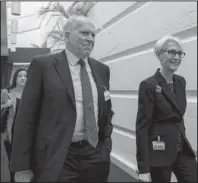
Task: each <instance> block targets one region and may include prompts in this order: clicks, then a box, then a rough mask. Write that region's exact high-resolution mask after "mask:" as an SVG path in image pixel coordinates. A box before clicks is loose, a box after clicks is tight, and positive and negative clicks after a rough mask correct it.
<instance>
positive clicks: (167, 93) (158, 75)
mask: <svg viewBox="0 0 198 183" xmlns="http://www.w3.org/2000/svg"><path fill="white" fill-rule="evenodd" d="M155 78H156V79H157V80H158V81H159V83H160V86H161V87H162V92H163V93H164V95H165V96H166V98H167V99H168V100H169V101H170V102H171V103H172V104H173V105H174V106H175V108H176V109H177V110H178V111H179V113H180V114H181V115H183V114H182V112H181V110H180V108H179V106H178V104H177V102H176V99H175V98H174V96H173V94H172V93H171V89H170V87H169V86H168V85H167V83H166V80H165V79H164V78H163V76H162V75H161V73H160V72H159V69H158V70H157V72H156V73H155ZM176 85H178V83H177V82H176ZM176 89H177V88H176ZM176 95H177V93H176Z"/></svg>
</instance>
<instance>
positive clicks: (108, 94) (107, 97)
mask: <svg viewBox="0 0 198 183" xmlns="http://www.w3.org/2000/svg"><path fill="white" fill-rule="evenodd" d="M104 89H105V91H104V98H105V101H107V100H109V99H111V95H110V92H109V90H107V89H106V87H105V86H104Z"/></svg>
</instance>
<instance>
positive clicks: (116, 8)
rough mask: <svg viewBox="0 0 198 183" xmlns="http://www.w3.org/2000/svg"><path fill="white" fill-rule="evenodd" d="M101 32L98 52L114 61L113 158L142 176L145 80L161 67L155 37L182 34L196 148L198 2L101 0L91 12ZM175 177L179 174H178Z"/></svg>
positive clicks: (191, 131)
mask: <svg viewBox="0 0 198 183" xmlns="http://www.w3.org/2000/svg"><path fill="white" fill-rule="evenodd" d="M89 17H90V18H91V19H92V21H93V22H95V24H96V27H97V29H98V30H97V31H98V34H97V36H96V45H95V49H94V52H93V54H92V56H93V57H95V58H96V59H98V60H100V61H101V62H104V63H106V64H108V65H109V66H110V70H111V96H112V105H113V110H114V111H115V116H114V118H113V124H114V131H113V134H112V137H113V151H112V154H111V155H112V161H113V162H114V163H116V164H117V165H118V166H119V167H121V168H123V169H124V170H125V171H127V172H128V173H130V174H131V175H133V176H135V177H137V174H136V173H135V170H136V157H135V156H136V145H135V119H136V113H137V90H138V85H139V83H140V81H142V80H143V79H145V78H147V77H148V76H150V75H152V74H154V72H155V71H156V69H157V68H158V67H159V66H160V65H159V62H158V60H157V59H156V57H155V55H154V53H153V46H154V44H155V42H156V40H157V39H158V38H160V37H162V36H164V35H166V34H173V35H175V36H177V37H179V38H180V39H181V40H182V42H183V44H184V49H185V52H186V57H185V58H184V59H183V63H182V65H181V67H180V69H179V71H178V74H180V75H182V76H184V77H185V78H186V81H187V99H188V107H187V111H186V115H185V125H186V128H187V136H188V138H189V140H190V142H191V143H192V146H193V149H194V150H195V151H196V152H197V112H196V111H197V6H196V2H98V3H97V4H96V5H95V6H94V7H93V8H92V9H91V11H90V12H89ZM173 180H175V177H173Z"/></svg>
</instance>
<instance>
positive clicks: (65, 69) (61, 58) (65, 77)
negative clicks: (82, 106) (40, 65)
mask: <svg viewBox="0 0 198 183" xmlns="http://www.w3.org/2000/svg"><path fill="white" fill-rule="evenodd" d="M54 66H55V68H56V70H57V72H58V74H59V76H60V78H61V80H62V82H63V84H64V86H65V87H66V88H67V89H68V93H69V96H70V98H71V100H72V104H73V106H74V108H75V109H76V103H75V96H74V86H73V82H72V78H71V72H70V69H69V63H68V60H67V56H66V54H65V51H62V52H60V53H59V54H57V57H56V58H55V62H54Z"/></svg>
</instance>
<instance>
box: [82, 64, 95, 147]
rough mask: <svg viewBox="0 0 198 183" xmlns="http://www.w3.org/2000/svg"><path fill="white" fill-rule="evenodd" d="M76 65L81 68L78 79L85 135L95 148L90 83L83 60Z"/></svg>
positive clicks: (93, 113)
mask: <svg viewBox="0 0 198 183" xmlns="http://www.w3.org/2000/svg"><path fill="white" fill-rule="evenodd" d="M78 63H79V64H80V66H81V69H80V77H81V85H82V95H83V106H84V120H85V133H86V136H87V139H88V142H89V144H91V145H92V146H93V147H96V146H97V143H98V128H97V124H96V120H95V112H94V104H93V94H92V89H91V83H90V80H89V76H88V73H87V70H86V68H85V62H84V61H83V60H79V62H78Z"/></svg>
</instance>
